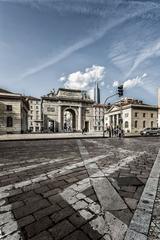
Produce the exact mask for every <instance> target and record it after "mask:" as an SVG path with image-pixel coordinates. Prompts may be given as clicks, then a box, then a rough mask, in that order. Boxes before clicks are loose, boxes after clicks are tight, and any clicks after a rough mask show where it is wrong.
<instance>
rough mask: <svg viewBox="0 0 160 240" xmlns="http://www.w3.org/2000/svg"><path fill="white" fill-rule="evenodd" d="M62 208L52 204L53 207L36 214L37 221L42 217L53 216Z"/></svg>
mask: <svg viewBox="0 0 160 240" xmlns="http://www.w3.org/2000/svg"><path fill="white" fill-rule="evenodd" d="M60 209H61V208H60V207H59V206H58V205H57V204H52V205H51V206H49V207H47V208H43V209H42V210H39V211H37V212H34V216H35V218H36V219H37V220H39V219H40V218H42V217H45V216H49V215H51V214H53V213H54V212H57V211H58V210H60Z"/></svg>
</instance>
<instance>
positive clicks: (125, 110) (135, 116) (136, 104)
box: [105, 98, 157, 133]
mask: <svg viewBox="0 0 160 240" xmlns="http://www.w3.org/2000/svg"><path fill="white" fill-rule="evenodd" d="M105 121H106V124H107V125H108V126H112V127H113V128H115V127H117V126H121V122H123V123H122V128H123V129H124V131H125V132H126V133H139V132H140V131H141V130H142V129H144V128H151V127H157V107H156V106H152V105H148V104H144V103H143V102H142V101H139V100H134V99H127V98H126V99H123V100H122V102H121V103H120V102H118V103H115V104H114V105H113V106H112V107H111V108H110V109H109V111H108V112H107V114H106V115H105Z"/></svg>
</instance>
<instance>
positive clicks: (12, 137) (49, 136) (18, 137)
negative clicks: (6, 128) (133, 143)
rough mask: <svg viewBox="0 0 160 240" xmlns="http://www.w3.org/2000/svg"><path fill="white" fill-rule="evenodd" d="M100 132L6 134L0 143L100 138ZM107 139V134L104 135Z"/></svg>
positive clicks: (0, 136)
mask: <svg viewBox="0 0 160 240" xmlns="http://www.w3.org/2000/svg"><path fill="white" fill-rule="evenodd" d="M102 137H103V133H102V132H87V133H84V134H82V133H40V134H36V133H35V134H6V135H0V141H12V140H44V139H46V140H49V139H79V138H102ZM105 137H106V138H107V137H108V134H106V135H105ZM125 137H140V135H138V134H127V135H126V136H125Z"/></svg>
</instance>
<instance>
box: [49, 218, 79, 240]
mask: <svg viewBox="0 0 160 240" xmlns="http://www.w3.org/2000/svg"><path fill="white" fill-rule="evenodd" d="M62 229H63V231H62ZM74 230H75V227H74V226H73V225H72V224H71V223H70V222H69V221H68V220H64V221H62V222H60V223H58V224H56V225H55V226H54V227H52V228H50V229H49V232H50V233H51V234H52V237H53V239H54V240H59V239H62V238H64V237H65V236H67V235H68V234H69V233H71V232H73V231H74Z"/></svg>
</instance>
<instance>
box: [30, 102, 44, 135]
mask: <svg viewBox="0 0 160 240" xmlns="http://www.w3.org/2000/svg"><path fill="white" fill-rule="evenodd" d="M28 102H29V112H28V130H29V131H31V132H40V131H41V127H42V126H41V125H42V122H41V120H42V119H41V100H38V99H29V101H28Z"/></svg>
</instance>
